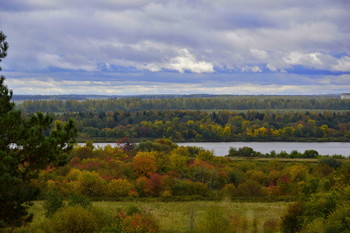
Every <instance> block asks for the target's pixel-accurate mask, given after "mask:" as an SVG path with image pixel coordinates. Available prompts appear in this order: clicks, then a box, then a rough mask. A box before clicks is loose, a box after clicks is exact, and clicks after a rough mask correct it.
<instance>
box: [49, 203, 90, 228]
mask: <svg viewBox="0 0 350 233" xmlns="http://www.w3.org/2000/svg"><path fill="white" fill-rule="evenodd" d="M51 228H52V230H53V232H58V233H62V232H67V233H68V232H69V233H83V232H84V233H90V232H91V233H92V232H96V231H97V222H96V218H95V216H94V215H93V214H92V213H91V212H90V211H88V210H87V209H84V208H82V207H80V206H74V207H73V206H71V207H66V208H62V209H61V210H59V211H58V212H56V213H55V214H54V215H53V218H52V220H51Z"/></svg>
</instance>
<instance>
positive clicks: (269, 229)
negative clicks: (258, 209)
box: [263, 218, 279, 233]
mask: <svg viewBox="0 0 350 233" xmlns="http://www.w3.org/2000/svg"><path fill="white" fill-rule="evenodd" d="M263 229H264V233H275V232H278V229H279V222H278V220H277V219H275V218H270V219H267V220H266V221H265V222H264V226H263Z"/></svg>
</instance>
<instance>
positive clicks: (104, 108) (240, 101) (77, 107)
mask: <svg viewBox="0 0 350 233" xmlns="http://www.w3.org/2000/svg"><path fill="white" fill-rule="evenodd" d="M151 97H152V96H144V97H137V98H115V99H99V100H97V99H89V100H83V101H78V100H64V101H63V100H39V101H35V100H27V101H24V102H23V103H21V104H19V105H18V106H17V108H19V109H21V110H22V111H23V112H28V113H33V112H38V111H41V112H60V113H62V112H109V111H140V110H214V109H215V110H252V109H322V110H350V100H341V99H340V98H339V97H338V96H264V95H262V96H233V95H232V96H231V95H228V96H213V97H203V96H196V97H192V96H191V97H186V98H185V97H176V96H175V97H174V98H171V97H172V96H171V97H169V98H165V96H161V97H162V98H160V97H157V96H154V98H151Z"/></svg>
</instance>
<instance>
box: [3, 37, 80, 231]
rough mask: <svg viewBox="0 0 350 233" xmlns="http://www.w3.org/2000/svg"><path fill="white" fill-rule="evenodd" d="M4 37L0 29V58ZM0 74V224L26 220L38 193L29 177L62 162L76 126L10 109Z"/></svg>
mask: <svg viewBox="0 0 350 233" xmlns="http://www.w3.org/2000/svg"><path fill="white" fill-rule="evenodd" d="M7 49H8V44H7V42H6V36H5V35H4V34H3V33H2V32H0V61H1V59H2V58H4V57H5V56H6V55H7ZM4 81H5V77H4V76H0V106H1V107H0V227H4V226H18V225H21V224H22V223H23V222H26V221H30V220H31V215H29V214H28V210H27V209H28V206H29V205H30V201H31V200H33V199H34V198H35V197H36V195H37V194H38V191H37V189H36V188H35V187H34V186H33V185H31V183H30V180H31V179H32V178H35V177H36V176H37V173H38V171H39V170H40V169H43V168H47V167H48V166H57V165H61V164H63V163H64V162H65V158H66V155H67V153H68V152H69V151H70V150H71V149H72V147H73V143H74V138H75V136H76V128H75V127H74V124H73V122H72V121H71V120H70V121H68V122H67V123H66V124H64V123H61V122H56V124H54V126H53V120H52V118H51V117H49V116H47V115H46V116H45V115H43V114H42V113H36V114H34V115H33V116H31V117H30V118H29V119H25V118H24V117H23V116H22V115H21V112H20V111H18V110H14V103H13V102H11V98H12V91H11V90H9V89H8V88H7V86H6V85H5V84H4Z"/></svg>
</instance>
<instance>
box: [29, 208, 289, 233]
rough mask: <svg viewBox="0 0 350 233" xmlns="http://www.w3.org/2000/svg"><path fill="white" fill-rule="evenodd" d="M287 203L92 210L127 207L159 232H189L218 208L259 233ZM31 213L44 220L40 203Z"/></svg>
mask: <svg viewBox="0 0 350 233" xmlns="http://www.w3.org/2000/svg"><path fill="white" fill-rule="evenodd" d="M288 204H289V203H288V202H270V203H263V202H231V201H223V202H211V201H194V202H137V201H135V202H110V201H99V202H93V206H94V207H97V208H99V209H103V211H105V212H106V214H108V215H116V213H117V212H118V210H120V209H124V210H126V209H127V208H128V207H130V206H132V205H133V206H137V207H138V208H140V209H143V210H144V211H146V212H149V213H151V214H152V215H153V216H154V217H155V218H156V219H158V220H159V222H160V227H161V231H162V232H167V233H170V232H190V225H191V224H192V225H193V227H194V228H195V227H196V226H198V225H199V224H201V221H203V217H204V215H205V214H206V212H208V211H210V210H211V209H213V208H218V207H219V208H220V209H222V211H224V213H225V215H226V216H228V217H231V216H237V215H239V216H241V217H244V218H246V220H247V223H248V231H247V232H252V225H253V222H255V223H256V225H257V229H258V232H263V231H262V228H263V224H264V222H265V221H266V220H267V219H277V220H279V219H280V217H281V216H282V215H283V214H284V212H285V211H286V208H287V206H288ZM31 212H33V213H34V216H35V217H34V223H35V222H36V223H38V222H40V221H42V220H44V219H45V217H44V210H43V207H42V203H41V202H35V203H34V205H33V206H32V207H31Z"/></svg>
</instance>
